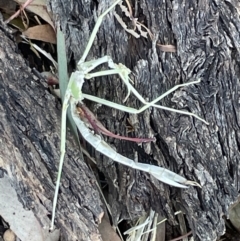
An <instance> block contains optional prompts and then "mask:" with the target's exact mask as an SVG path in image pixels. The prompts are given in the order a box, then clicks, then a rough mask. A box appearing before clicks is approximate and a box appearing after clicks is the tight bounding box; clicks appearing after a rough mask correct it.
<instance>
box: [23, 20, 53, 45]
mask: <svg viewBox="0 0 240 241" xmlns="http://www.w3.org/2000/svg"><path fill="white" fill-rule="evenodd" d="M23 35H24V36H25V37H27V38H29V39H35V40H40V41H43V42H47V43H52V44H56V42H57V40H56V33H55V32H54V30H53V29H52V27H51V26H50V25H49V24H43V25H37V26H34V27H31V28H28V29H27V30H26V31H24V32H23Z"/></svg>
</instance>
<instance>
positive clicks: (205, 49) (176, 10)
mask: <svg viewBox="0 0 240 241" xmlns="http://www.w3.org/2000/svg"><path fill="white" fill-rule="evenodd" d="M131 4H132V6H133V9H134V10H133V11H134V13H133V14H134V17H135V18H138V21H140V22H142V23H143V24H145V25H146V26H147V27H148V28H149V29H150V30H151V32H152V33H153V34H154V40H153V41H151V40H150V38H148V39H145V38H143V37H141V38H139V39H136V38H134V37H133V36H132V35H129V34H128V33H127V32H125V31H124V29H123V28H122V27H121V26H120V25H119V24H118V23H117V21H116V20H115V19H114V16H113V13H112V12H111V13H109V14H108V15H107V16H106V17H105V19H104V21H103V23H102V25H101V27H100V29H99V31H98V34H97V37H96V39H95V41H94V44H93V46H92V48H91V51H90V53H89V55H88V60H91V59H94V58H98V57H101V56H103V55H110V56H111V57H112V58H113V60H114V62H115V63H122V64H124V65H126V66H127V67H128V68H130V69H131V70H132V72H133V73H134V75H133V76H132V79H133V81H134V87H135V88H136V89H137V90H138V91H139V93H140V94H141V95H142V96H143V97H144V98H145V99H146V100H153V99H154V98H156V97H158V96H159V95H161V94H162V93H164V92H165V91H166V90H169V89H170V88H171V87H173V86H175V85H176V84H179V83H186V82H188V81H193V80H197V79H198V78H200V79H201V83H200V84H198V85H193V86H188V87H185V88H181V89H179V90H177V91H175V93H174V94H173V95H170V96H167V97H166V98H164V100H162V101H161V104H162V105H164V106H168V107H172V108H176V109H181V110H187V111H189V112H193V113H195V114H197V115H199V116H201V117H203V118H205V120H206V121H208V122H209V123H210V124H209V126H207V125H205V124H204V123H202V122H200V121H199V120H196V119H195V118H190V117H189V116H185V115H180V114H176V113H172V112H168V111H164V110H159V109H155V108H149V109H148V110H146V111H145V112H144V113H142V114H139V115H137V116H136V115H129V114H126V113H123V112H119V111H116V110H113V109H111V108H106V107H103V106H102V107H98V108H95V106H96V105H94V104H92V103H87V104H88V106H89V107H90V108H91V109H92V110H93V111H94V113H95V114H96V115H97V117H98V119H99V120H101V121H102V123H104V124H105V126H106V127H107V128H108V129H109V130H111V131H114V132H115V133H119V134H121V135H123V134H127V130H126V125H128V122H127V119H128V118H129V119H130V122H131V124H132V125H133V128H134V132H133V133H132V134H129V135H134V136H140V137H144V136H150V135H151V134H154V135H155V137H156V139H157V140H156V143H151V144H144V145H142V146H137V145H134V144H132V143H127V142H123V141H118V140H112V139H110V138H109V139H107V140H108V142H110V143H111V144H113V145H114V146H115V147H116V148H117V151H118V152H120V153H121V154H123V155H125V156H128V157H129V158H134V157H137V160H138V161H139V162H146V163H152V164H155V165H159V166H163V167H166V168H168V169H170V170H172V171H175V172H177V173H179V174H181V175H183V176H185V177H186V178H187V179H190V180H196V181H197V182H199V183H200V184H201V185H202V188H201V189H200V188H196V187H191V188H189V189H186V190H180V189H177V188H172V187H170V186H168V185H165V184H162V183H160V182H157V181H156V180H153V179H152V178H151V177H149V175H147V174H145V173H142V172H137V171H134V170H132V169H129V168H126V167H124V166H122V165H118V164H113V163H112V162H111V160H107V159H106V158H105V157H101V156H100V155H99V154H98V153H95V155H96V159H97V160H98V163H99V164H98V165H99V168H100V170H101V171H102V172H103V173H104V175H105V176H106V178H107V180H108V184H109V199H108V201H109V203H110V206H111V209H112V212H113V217H114V221H115V223H116V222H117V221H118V220H119V219H120V218H124V219H129V218H130V217H131V218H133V217H136V216H139V215H141V214H142V213H143V212H144V211H148V210H149V208H150V207H151V208H153V209H154V210H156V211H157V212H159V213H161V215H164V216H166V217H168V220H169V222H170V223H172V224H176V223H177V222H176V217H174V215H173V213H174V211H176V210H175V206H176V205H177V206H178V207H180V209H181V210H183V211H184V213H186V218H187V220H188V223H189V226H190V228H191V229H192V231H193V234H194V237H195V238H196V240H198V239H199V240H216V239H217V238H218V237H220V236H221V235H222V234H223V233H224V232H225V225H224V220H223V218H222V216H223V215H226V216H228V208H229V205H230V204H231V203H233V202H234V201H236V200H237V197H238V192H239V180H238V176H239V164H238V162H239V158H238V156H239V143H240V142H239V120H240V116H239V101H238V99H239V76H240V75H239V67H238V64H239V61H238V59H239V44H238V43H239V33H240V31H239V30H240V21H239V18H238V17H237V16H239V14H238V8H239V2H238V1H231V2H229V1H228V2H223V1H209V0H204V1H193V2H191V1H181V0H176V1H173V2H172V1H156V0H153V1H145V0H141V1H138V2H137V1H133V2H132V3H131ZM108 6H109V1H99V2H98V5H95V3H94V2H92V1H87V2H86V1H84V2H83V1H72V2H71V4H69V3H67V4H65V3H64V1H62V2H60V1H59V0H52V1H51V2H50V8H51V10H52V12H53V14H54V16H55V18H56V22H57V23H59V24H60V26H61V28H62V30H63V32H64V33H65V35H66V46H67V49H68V56H69V58H70V56H73V57H74V60H75V61H76V62H77V61H78V60H79V58H80V57H81V55H82V53H83V51H84V48H85V46H86V43H87V41H88V39H89V36H90V33H91V31H92V28H93V26H94V23H95V16H99V14H100V13H102V12H103V10H104V9H106V8H107V7H108ZM63 9H64V11H63ZM116 9H117V12H118V14H120V15H121V16H123V18H124V20H126V22H128V24H130V23H129V19H127V18H126V17H125V16H124V14H123V13H121V10H120V8H119V7H117V8H116ZM156 41H157V42H159V43H161V44H173V45H175V46H176V47H177V52H176V53H166V52H162V51H160V49H159V47H158V46H157V45H156ZM72 54H73V55H72ZM102 69H104V67H102ZM84 91H85V92H86V93H89V94H92V95H97V96H99V97H101V98H104V99H108V100H111V101H113V102H117V103H122V100H123V99H124V97H125V96H126V87H125V86H124V84H123V83H122V82H121V81H120V80H119V77H118V76H110V77H104V78H95V79H94V80H89V81H86V83H85V85H84ZM125 104H126V105H128V106H132V107H135V108H139V107H140V106H141V104H139V102H138V101H136V99H135V98H134V97H133V96H131V97H130V98H129V99H128V100H127V102H126V103H125ZM110 113H111V114H110ZM126 177H127V178H126Z"/></svg>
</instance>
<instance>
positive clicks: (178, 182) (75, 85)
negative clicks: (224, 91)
mask: <svg viewBox="0 0 240 241" xmlns="http://www.w3.org/2000/svg"><path fill="white" fill-rule="evenodd" d="M120 1H121V0H117V1H115V2H114V3H113V4H112V5H111V6H110V7H109V8H108V9H107V10H106V11H105V12H104V13H102V14H101V15H100V16H99V18H98V20H97V22H96V25H95V27H94V29H93V32H92V34H91V36H90V39H89V42H88V44H87V47H86V49H85V51H84V54H83V56H82V58H81V59H80V61H79V62H78V64H77V68H78V70H77V71H75V72H73V73H72V74H71V77H70V80H69V83H68V86H67V89H66V93H65V96H64V100H63V106H62V122H61V157H60V162H59V170H58V177H57V182H56V188H55V195H54V201H53V211H52V221H51V227H50V229H51V230H52V229H53V226H54V219H55V211H56V204H57V197H58V191H59V186H60V179H61V172H62V166H63V161H64V155H65V141H66V115H67V109H68V103H69V102H70V104H71V115H72V118H73V120H74V122H75V124H76V126H77V127H78V129H79V131H80V133H81V134H82V136H83V137H84V138H85V139H86V140H87V141H88V142H89V143H90V144H91V145H92V146H93V147H94V148H95V149H96V150H98V151H99V152H101V153H102V154H104V155H106V156H108V157H109V158H111V159H113V160H114V161H117V162H119V163H121V164H123V165H127V166H129V167H132V168H134V169H137V170H141V171H145V172H148V173H149V174H151V175H152V176H154V177H155V178H157V179H158V180H160V181H162V182H164V183H167V184H169V185H173V186H176V187H181V188H186V187H187V185H196V186H200V185H199V184H198V183H196V182H194V181H188V180H187V179H185V178H184V177H182V176H180V175H178V174H176V173H174V172H172V171H169V170H167V169H165V168H162V167H158V166H153V165H149V164H144V163H136V162H134V161H133V160H131V159H129V158H126V157H124V156H122V155H120V154H118V153H117V152H116V151H114V150H113V149H112V148H111V147H110V146H109V145H108V144H107V143H106V142H104V141H103V140H101V138H100V136H98V135H94V134H93V133H92V131H90V130H89V129H88V127H87V125H86V123H84V121H83V120H81V118H80V117H79V114H78V113H77V111H76V105H77V104H78V103H82V100H83V99H88V100H91V101H94V102H97V103H100V104H103V105H106V106H109V107H112V108H115V109H118V110H121V111H125V112H128V113H131V114H138V113H141V112H143V111H144V110H146V109H147V108H149V107H155V108H160V109H164V110H169V111H173V112H177V113H181V114H184V115H189V116H193V117H195V118H197V119H199V120H200V121H202V122H204V123H205V124H208V123H207V122H206V121H205V120H204V119H202V118H200V117H199V116H197V115H195V114H193V113H189V112H186V111H181V110H176V109H172V108H168V107H165V106H161V105H156V103H157V102H158V101H160V100H161V99H163V98H164V97H165V96H167V95H169V94H170V93H172V92H173V91H175V90H176V89H178V88H180V87H183V86H187V85H191V84H196V83H199V82H200V80H197V81H192V82H189V83H185V84H180V85H177V86H175V87H173V88H172V89H170V90H168V91H167V92H165V93H164V94H162V95H161V96H159V97H158V98H157V99H155V100H153V101H152V102H146V101H145V100H144V99H143V97H142V96H141V95H140V94H139V93H138V92H137V90H136V89H135V88H134V87H133V86H132V85H131V84H130V78H129V74H130V73H131V71H130V70H129V69H128V68H127V67H126V66H125V65H123V64H115V63H114V62H113V60H112V59H111V57H109V56H104V57H101V58H99V59H96V60H92V61H88V62H85V59H86V57H87V55H88V53H89V50H90V48H91V46H92V43H93V41H94V38H95V36H96V34H97V31H98V29H99V27H100V25H101V22H102V20H103V18H104V16H105V15H106V14H108V12H109V11H111V10H112V9H113V8H114V7H115V6H116V5H117V4H118V3H119V2H120ZM103 63H108V66H109V68H111V69H110V70H104V71H100V72H95V73H89V72H90V71H92V70H93V69H94V68H96V67H97V66H99V65H101V64H103ZM113 74H118V75H119V76H120V78H121V79H122V80H123V82H124V83H125V85H126V87H127V90H128V93H127V96H126V98H125V100H126V99H127V98H128V96H129V95H130V93H131V92H132V93H133V94H134V95H135V96H136V97H137V98H138V99H139V100H140V101H141V102H142V103H143V104H144V105H143V107H142V108H140V109H134V108H131V107H127V106H124V105H120V104H117V103H113V102H110V101H107V100H104V99H101V98H98V97H96V96H91V95H87V94H84V93H82V85H83V83H84V79H90V78H93V77H99V76H106V75H113ZM125 100H124V101H125Z"/></svg>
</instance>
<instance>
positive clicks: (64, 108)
mask: <svg viewBox="0 0 240 241" xmlns="http://www.w3.org/2000/svg"><path fill="white" fill-rule="evenodd" d="M69 99H70V92H69V91H68V90H67V91H66V94H65V98H64V102H63V106H62V120H61V156H60V161H59V167H58V176H57V181H56V187H55V193H54V199H53V209H52V220H51V226H50V230H53V227H54V219H55V213H56V206H57V198H58V191H59V186H60V180H61V174H62V167H63V161H64V155H65V146H66V121H67V108H68V101H69Z"/></svg>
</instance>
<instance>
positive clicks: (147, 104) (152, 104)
mask: <svg viewBox="0 0 240 241" xmlns="http://www.w3.org/2000/svg"><path fill="white" fill-rule="evenodd" d="M199 82H200V81H199V80H197V81H192V82H189V83H185V84H180V85H176V86H174V87H173V88H172V89H170V90H168V91H167V92H165V93H164V94H162V95H161V96H159V97H158V98H156V99H155V100H153V101H151V102H146V101H145V100H144V99H143V98H142V97H141V95H140V94H139V93H138V92H137V91H136V89H134V88H133V86H132V85H130V86H132V88H131V90H132V92H133V93H134V95H135V96H136V97H138V96H140V97H141V99H142V100H143V101H141V99H139V98H138V99H139V100H140V101H141V102H143V103H144V104H145V105H144V106H143V107H142V108H140V109H134V108H131V107H127V106H124V105H120V104H117V103H113V102H110V101H108V100H104V99H101V98H98V97H95V96H92V95H87V94H83V97H84V98H86V99H88V100H91V101H94V102H97V103H100V104H103V105H106V106H109V107H112V108H115V109H118V110H121V111H125V112H128V113H131V114H139V113H141V112H143V111H144V110H146V109H148V108H149V107H156V108H159V109H164V110H168V111H172V112H176V113H180V114H184V115H189V116H193V117H195V118H197V119H199V120H200V121H202V122H204V123H205V124H208V123H207V122H206V121H205V120H204V119H202V118H200V117H199V116H197V115H196V114H193V113H191V112H187V111H182V110H176V109H173V108H169V107H165V106H161V105H156V104H155V103H157V102H158V101H160V100H161V99H163V98H164V97H166V96H167V95H169V94H170V93H172V92H173V91H175V90H176V89H178V88H180V87H183V86H187V85H190V84H196V83H199Z"/></svg>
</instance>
